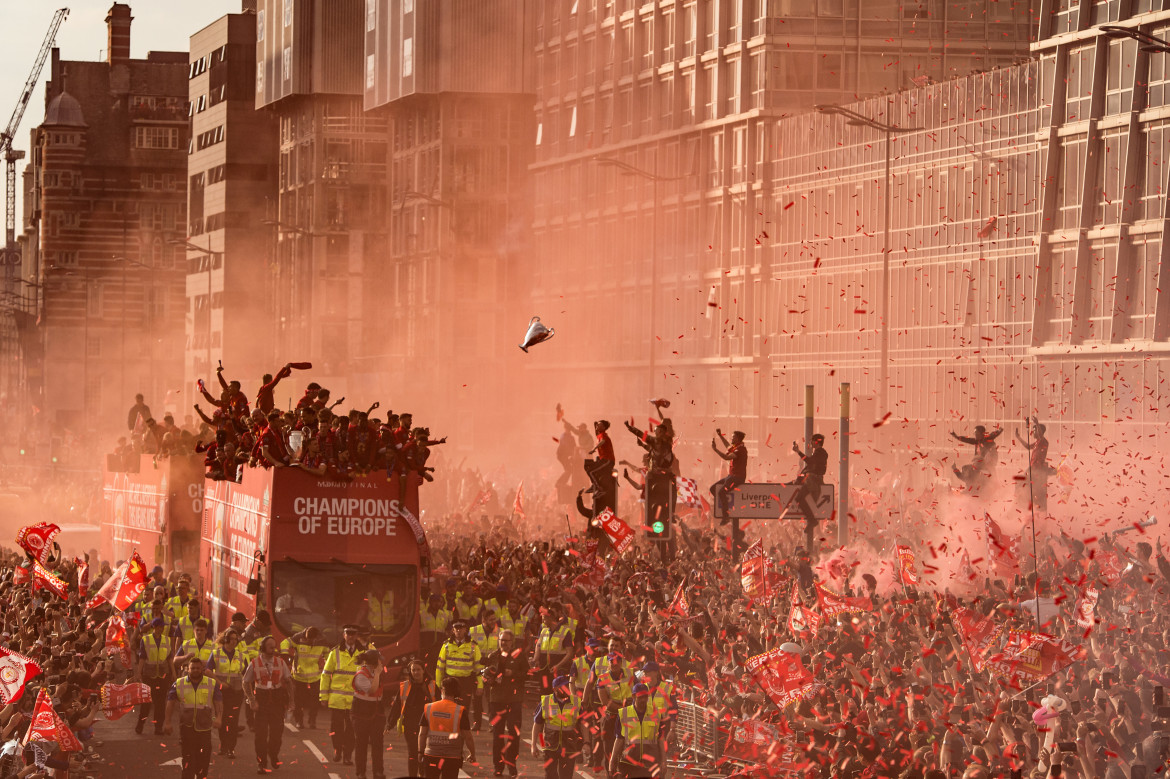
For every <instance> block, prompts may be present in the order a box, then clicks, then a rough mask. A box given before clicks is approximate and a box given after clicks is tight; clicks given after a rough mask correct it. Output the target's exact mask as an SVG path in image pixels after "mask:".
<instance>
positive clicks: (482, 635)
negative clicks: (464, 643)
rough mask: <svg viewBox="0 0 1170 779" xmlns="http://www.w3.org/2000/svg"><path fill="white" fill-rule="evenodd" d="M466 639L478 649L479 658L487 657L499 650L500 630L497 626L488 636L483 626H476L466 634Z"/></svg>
mask: <svg viewBox="0 0 1170 779" xmlns="http://www.w3.org/2000/svg"><path fill="white" fill-rule="evenodd" d="M468 638H470V639H471V640H472V641H473V642H474V643H475V645H476V646H477V647H479V654H480V656H481V657H487V656H488V655H490V654H491V653H492V652H494V651H496V650H497V649H499V648H500V628H499V627H498V626H497V627H496V628H494V629H493V630H492V632H491V634H490V635H489V634H488V632H487V629H486V628H485V627H484V626H483V625H476V626H475V627H473V628H472V629H471V630H470V631H469V632H468Z"/></svg>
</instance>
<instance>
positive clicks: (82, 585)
mask: <svg viewBox="0 0 1170 779" xmlns="http://www.w3.org/2000/svg"><path fill="white" fill-rule="evenodd" d="M73 562H74V564H75V565H76V566H77V594H78V595H79V596H80V597H81V599H82V600H85V596H86V595H88V594H89V562H88V561H86V560H81V559H78V558H76V557H74V558H73Z"/></svg>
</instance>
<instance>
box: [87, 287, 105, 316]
mask: <svg viewBox="0 0 1170 779" xmlns="http://www.w3.org/2000/svg"><path fill="white" fill-rule="evenodd" d="M103 297H104V296H103V295H102V286H101V285H100V284H87V285H86V288H85V314H86V316H92V317H101V316H104V313H103V312H104V311H105V306H104V305H102V304H103V300H102V298H103Z"/></svg>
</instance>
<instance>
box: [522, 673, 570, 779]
mask: <svg viewBox="0 0 1170 779" xmlns="http://www.w3.org/2000/svg"><path fill="white" fill-rule="evenodd" d="M552 688H553V691H552V693H551V694H550V695H542V696H541V698H540V706H539V707H538V708H537V709H536V714H535V716H534V717H533V721H532V754H533V756H534V757H536V756H539V755H540V753H541V749H542V745H543V751H544V776H545V779H572V777H573V769H574V766H576V764H577V758H579V757H580V756H581V748H582V744H583V738H582V723H581V711H580V707H579V705H578V704H579V701H578V699H577V698H576V697H575V696H574V695H573V691H572V688H571V686H570V681H569V677H567V676H558V677H557V678H556V679H553V684H552Z"/></svg>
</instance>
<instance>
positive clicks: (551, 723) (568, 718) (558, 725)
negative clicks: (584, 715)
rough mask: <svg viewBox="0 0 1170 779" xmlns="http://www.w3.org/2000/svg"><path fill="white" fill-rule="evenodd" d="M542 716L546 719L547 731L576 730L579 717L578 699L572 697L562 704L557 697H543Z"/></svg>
mask: <svg viewBox="0 0 1170 779" xmlns="http://www.w3.org/2000/svg"><path fill="white" fill-rule="evenodd" d="M540 715H541V716H542V717H544V729H545V731H550V730H554V731H556V730H576V729H577V717H578V716H579V709H578V707H577V699H576V698H574V697H573V696H571V695H570V696H569V697H568V698H566V699H565V702H564V703H561V702H560V701H559V700H557V696H555V695H542V696H540Z"/></svg>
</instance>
